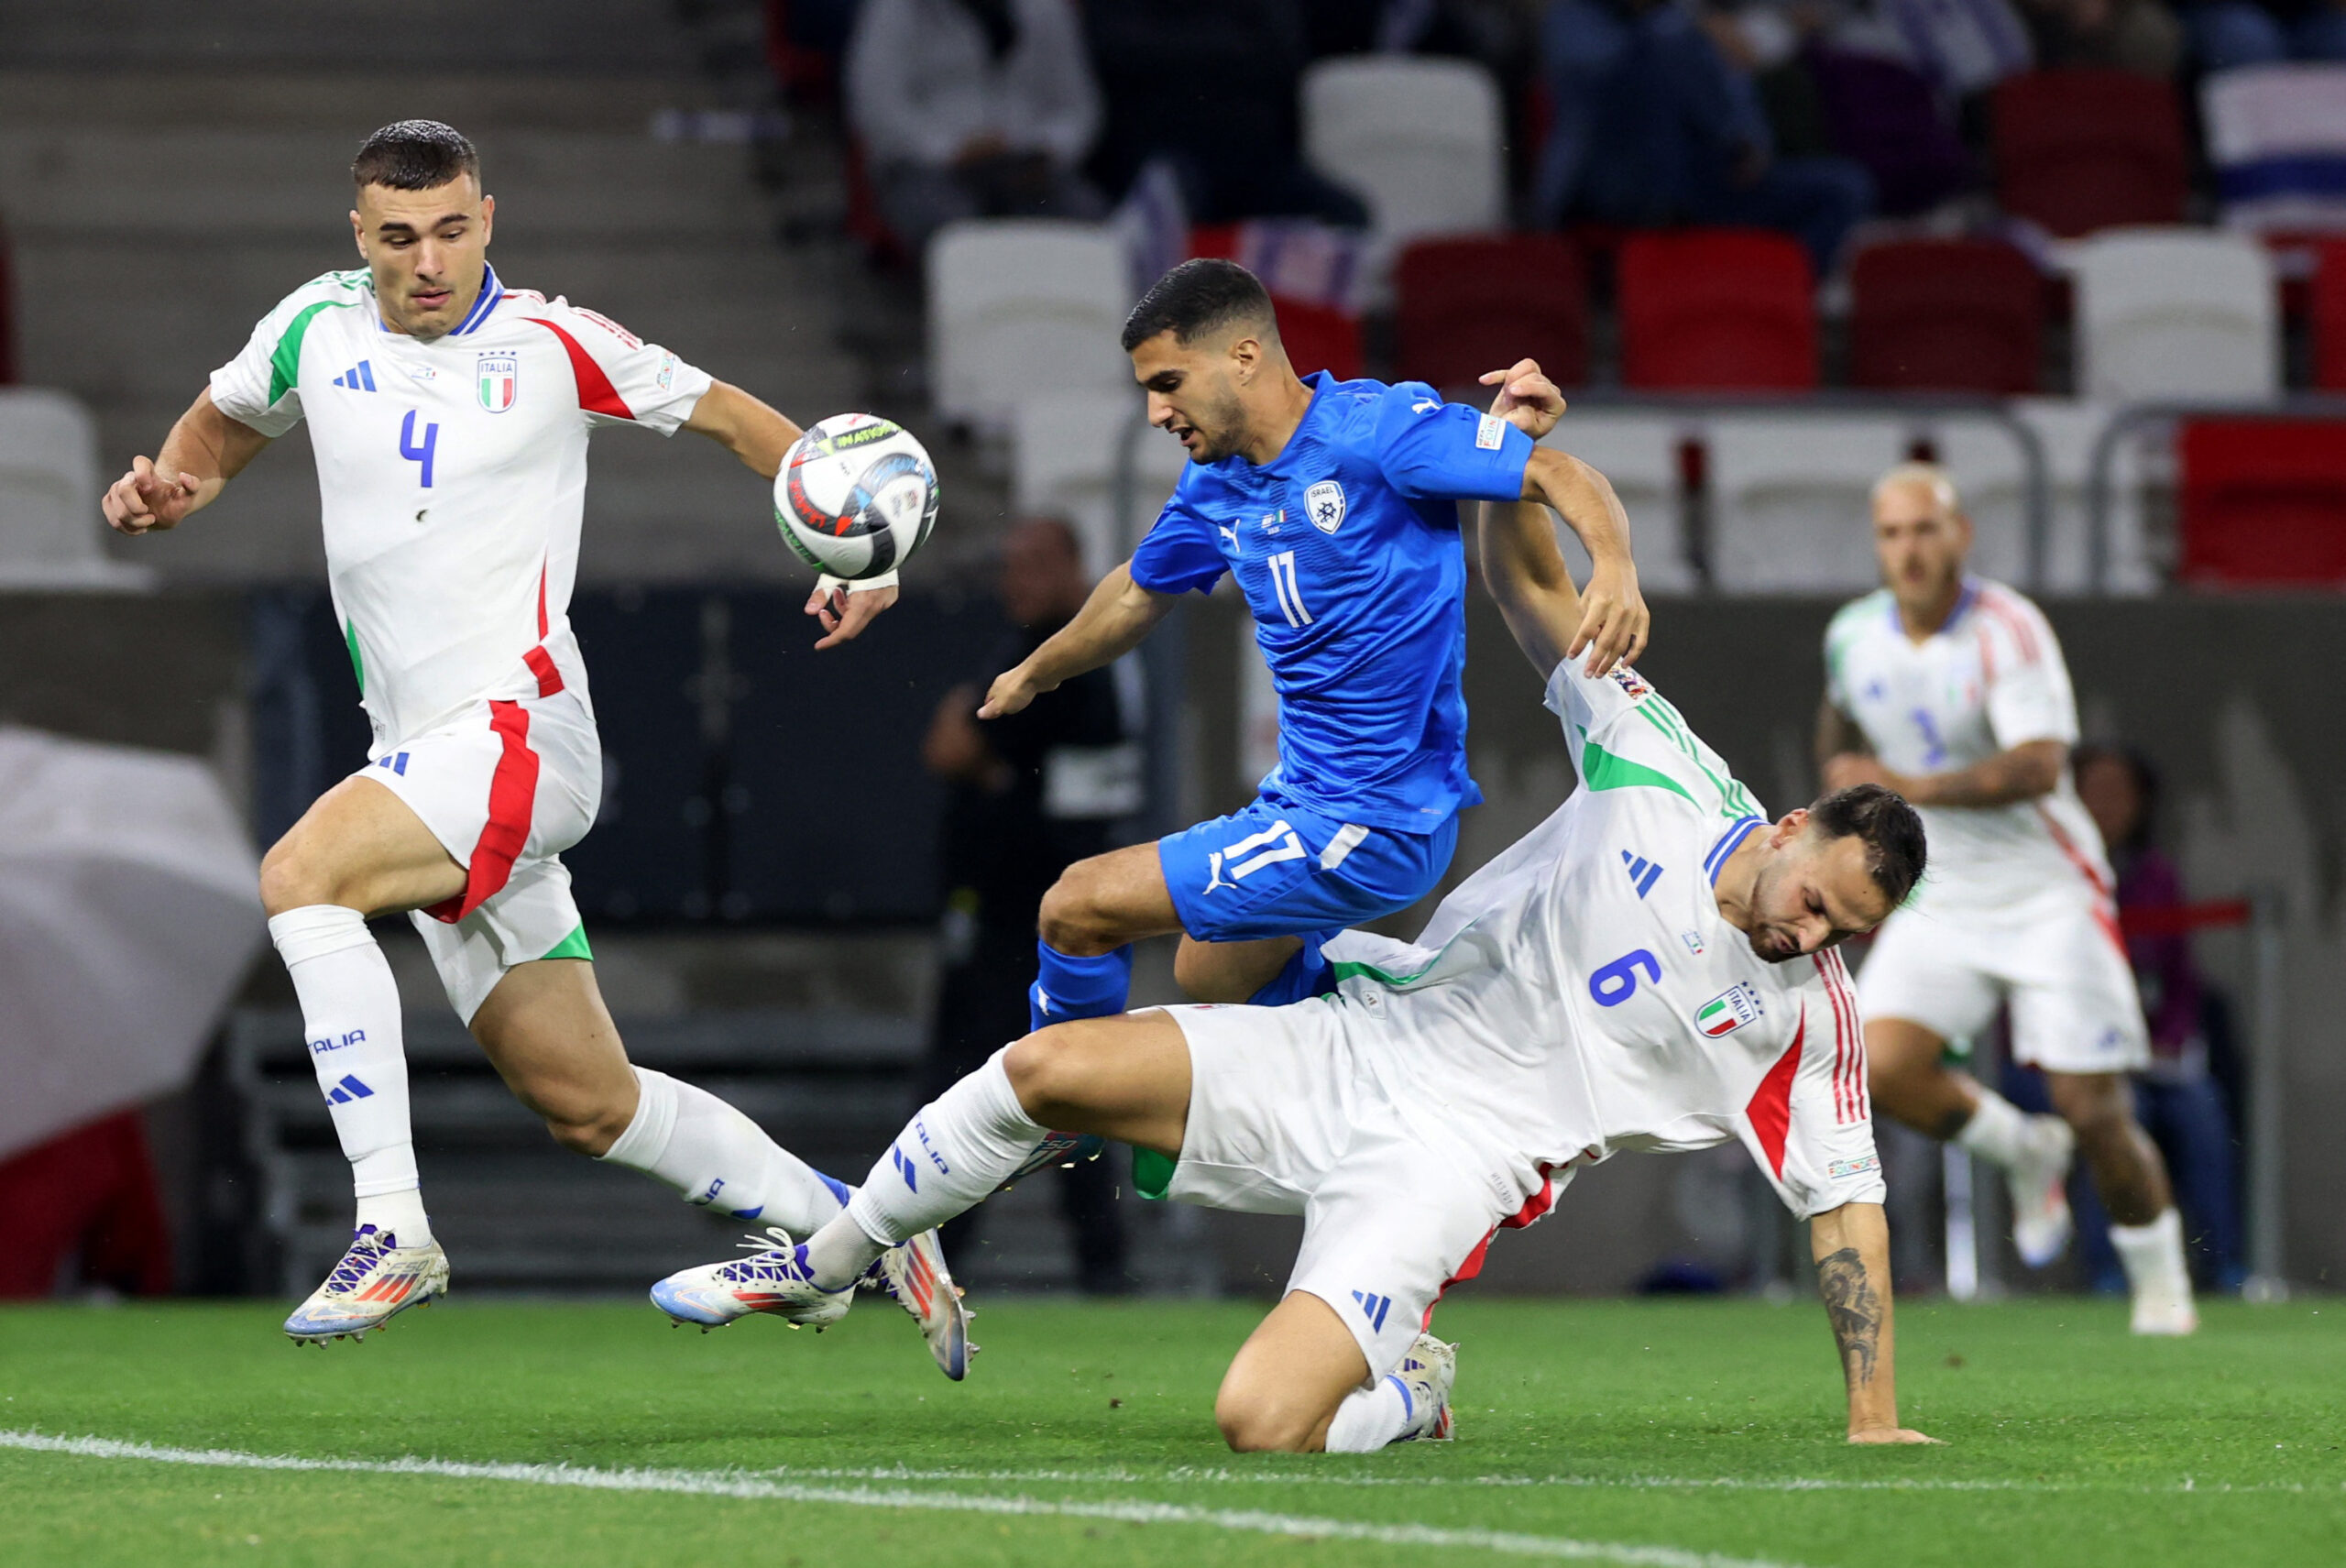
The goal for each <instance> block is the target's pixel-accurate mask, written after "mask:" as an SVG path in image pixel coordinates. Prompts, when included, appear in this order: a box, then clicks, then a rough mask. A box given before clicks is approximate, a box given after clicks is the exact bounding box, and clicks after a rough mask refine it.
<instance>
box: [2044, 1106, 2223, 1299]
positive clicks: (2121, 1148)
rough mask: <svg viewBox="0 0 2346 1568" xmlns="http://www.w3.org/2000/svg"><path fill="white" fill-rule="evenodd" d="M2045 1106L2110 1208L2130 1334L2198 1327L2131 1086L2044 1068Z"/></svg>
mask: <svg viewBox="0 0 2346 1568" xmlns="http://www.w3.org/2000/svg"><path fill="white" fill-rule="evenodd" d="M2045 1087H2046V1089H2048V1090H2049V1091H2051V1092H2052V1095H2053V1104H2054V1106H2055V1109H2057V1110H2058V1111H2059V1112H2060V1113H2061V1115H2062V1117H2063V1119H2064V1120H2066V1122H2067V1123H2068V1124H2069V1126H2070V1127H2071V1128H2072V1129H2073V1130H2074V1131H2075V1132H2076V1134H2077V1147H2078V1151H2079V1152H2080V1153H2082V1154H2083V1155H2084V1156H2085V1158H2086V1166H2087V1168H2088V1169H2089V1170H2091V1171H2092V1172H2093V1183H2094V1187H2095V1189H2096V1190H2098V1191H2099V1193H2100V1194H2101V1201H2102V1206H2103V1207H2104V1208H2106V1209H2108V1210H2109V1211H2110V1245H2112V1246H2113V1247H2115V1248H2116V1250H2117V1253H2118V1257H2119V1261H2120V1262H2121V1264H2123V1265H2124V1266H2125V1268H2126V1279H2127V1283H2128V1284H2129V1285H2130V1286H2131V1287H2132V1292H2133V1298H2134V1311H2133V1320H2134V1332H2136V1333H2148V1334H2185V1333H2189V1332H2192V1330H2194V1329H2196V1328H2197V1327H2198V1324H2199V1317H2198V1311H2197V1310H2196V1309H2195V1308H2194V1307H2193V1306H2192V1303H2191V1276H2190V1271H2189V1268H2188V1266H2187V1265H2186V1263H2185V1262H2184V1255H2183V1218H2182V1216H2181V1215H2180V1214H2179V1213H2178V1212H2176V1207H2175V1197H2174V1192H2173V1190H2172V1189H2171V1188H2170V1187H2169V1185H2168V1182H2167V1175H2166V1161H2165V1160H2164V1159H2163V1158H2161V1157H2160V1156H2159V1151H2158V1146H2157V1145H2155V1144H2154V1143H2152V1142H2151V1139H2150V1135H2148V1134H2147V1133H2145V1132H2143V1128H2142V1124H2140V1123H2138V1122H2137V1121H2135V1120H2134V1095H2133V1089H2132V1085H2131V1084H2129V1083H2128V1081H2127V1080H2126V1079H2125V1077H2124V1076H2123V1075H2121V1074H2119V1073H2114V1072H2092V1073H2078V1072H2048V1073H2046V1074H2045Z"/></svg>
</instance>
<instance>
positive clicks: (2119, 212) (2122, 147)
mask: <svg viewBox="0 0 2346 1568" xmlns="http://www.w3.org/2000/svg"><path fill="white" fill-rule="evenodd" d="M1993 118H1994V134H1993V138H1992V139H1993V142H1994V153H1995V165H1996V197H1997V200H1998V201H2000V202H2001V203H2003V206H2004V210H2005V211H2006V212H2009V213H2011V214H2013V215H2014V216H2016V217H2023V218H2029V219H2033V220H2034V221H2035V222H2037V223H2040V224H2043V225H2045V227H2046V228H2048V229H2050V230H2052V231H2053V233H2054V234H2055V235H2057V236H2060V237H2062V238H2064V239H2072V238H2075V237H2076V236H2079V235H2084V234H2090V233H2092V232H2093V231H2094V230H2096V229H2100V228H2109V227H2111V226H2113V225H2119V224H2178V223H2181V222H2182V221H2183V215H2184V214H2183V207H2184V198H2185V196H2186V195H2187V192H2188V184H2187V178H2188V177H2187V171H2186V154H2185V146H2184V137H2183V111H2182V109H2181V108H2180V107H2179V106H2178V105H2177V104H2176V98H2175V89H2174V88H2173V87H2171V86H2170V85H2168V84H2167V83H2166V82H2158V81H2154V80H2153V79H2151V78H2150V77H2147V76H2138V75H2136V74H2134V73H2133V72H2132V71H2085V70H2071V71H2024V72H2023V73H2022V74H2020V75H2018V76H2012V77H2007V78H2005V80H2004V81H2003V82H2001V83H2000V84H1999V85H1998V86H1997V88H1996V91H1995V99H1994V111H1993Z"/></svg>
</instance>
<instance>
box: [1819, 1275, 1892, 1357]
mask: <svg viewBox="0 0 2346 1568" xmlns="http://www.w3.org/2000/svg"><path fill="white" fill-rule="evenodd" d="M1816 1288H1817V1291H1818V1293H1819V1294H1821V1295H1822V1296H1823V1297H1824V1298H1825V1316H1826V1317H1828V1318H1830V1319H1831V1320H1832V1321H1833V1337H1834V1339H1835V1340H1836V1341H1838V1342H1839V1343H1840V1346H1841V1365H1842V1366H1843V1367H1844V1368H1845V1369H1846V1370H1847V1373H1848V1376H1849V1387H1852V1388H1858V1387H1864V1386H1865V1385H1866V1384H1869V1383H1870V1382H1872V1381H1873V1365H1874V1359H1875V1356H1876V1355H1877V1354H1879V1352H1880V1342H1881V1297H1880V1294H1879V1293H1878V1292H1877V1291H1876V1290H1875V1289H1874V1288H1873V1282H1872V1281H1871V1280H1869V1279H1868V1278H1867V1277H1866V1266H1865V1260H1864V1259H1863V1258H1862V1257H1860V1256H1858V1249H1857V1248H1855V1247H1853V1246H1845V1247H1843V1248H1842V1249H1841V1250H1840V1251H1838V1252H1834V1253H1827V1254H1826V1255H1825V1256H1824V1257H1822V1258H1819V1259H1818V1260H1817V1264H1816Z"/></svg>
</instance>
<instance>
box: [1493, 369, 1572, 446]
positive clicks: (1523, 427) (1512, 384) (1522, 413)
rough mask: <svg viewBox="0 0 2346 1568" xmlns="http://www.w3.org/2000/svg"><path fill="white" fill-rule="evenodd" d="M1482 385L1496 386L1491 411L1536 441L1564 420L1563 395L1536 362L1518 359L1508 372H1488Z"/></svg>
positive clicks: (1506, 370)
mask: <svg viewBox="0 0 2346 1568" xmlns="http://www.w3.org/2000/svg"><path fill="white" fill-rule="evenodd" d="M1482 382H1483V385H1484V386H1485V387H1496V388H1497V389H1498V395H1497V396H1496V397H1494V398H1493V399H1492V400H1491V411H1492V412H1493V413H1495V414H1496V415H1498V416H1499V418H1501V419H1503V420H1505V421H1507V423H1509V424H1511V425H1513V426H1515V428H1516V429H1518V430H1519V431H1521V432H1523V433H1524V434H1526V435H1528V436H1529V437H1530V438H1531V439H1532V440H1534V441H1537V440H1539V439H1540V437H1541V436H1543V435H1545V434H1547V433H1549V432H1550V431H1551V430H1553V429H1555V428H1556V422H1557V421H1558V420H1560V419H1562V418H1563V417H1564V394H1563V393H1562V391H1560V390H1558V389H1557V387H1556V383H1554V382H1553V381H1551V380H1550V379H1548V378H1547V377H1546V376H1544V375H1542V374H1540V361H1538V360H1537V359H1518V360H1517V361H1516V362H1515V363H1514V365H1512V366H1510V367H1508V368H1507V369H1505V370H1486V371H1485V372H1484V373H1483V376H1482Z"/></svg>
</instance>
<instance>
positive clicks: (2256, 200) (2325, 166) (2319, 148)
mask: <svg viewBox="0 0 2346 1568" xmlns="http://www.w3.org/2000/svg"><path fill="white" fill-rule="evenodd" d="M2199 103H2200V107H2201V115H2202V118H2203V119H2204V120H2205V122H2206V124H2207V126H2208V158H2209V161H2210V162H2211V163H2213V164H2214V165H2215V166H2216V192H2217V195H2218V196H2219V197H2220V199H2221V200H2222V202H2223V208H2224V222H2225V223H2226V224H2228V225H2231V227H2233V228H2242V229H2251V230H2255V231H2259V232H2264V231H2269V230H2283V231H2294V230H2308V229H2341V228H2346V65H2252V66H2248V67H2245V68H2243V69H2242V70H2239V71H2216V72H2214V73H2212V74H2210V75H2209V76H2207V77H2205V78H2203V79H2202V80H2201V82H2200V84H2199Z"/></svg>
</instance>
